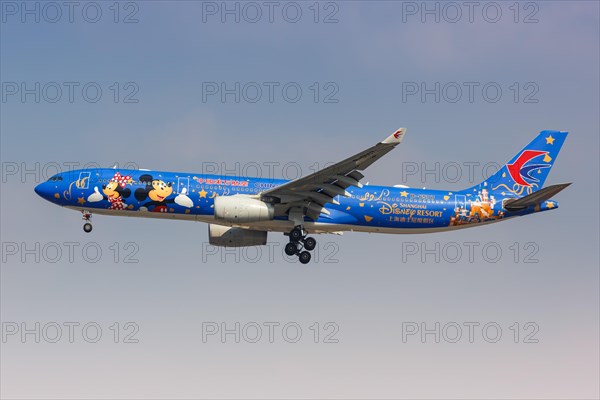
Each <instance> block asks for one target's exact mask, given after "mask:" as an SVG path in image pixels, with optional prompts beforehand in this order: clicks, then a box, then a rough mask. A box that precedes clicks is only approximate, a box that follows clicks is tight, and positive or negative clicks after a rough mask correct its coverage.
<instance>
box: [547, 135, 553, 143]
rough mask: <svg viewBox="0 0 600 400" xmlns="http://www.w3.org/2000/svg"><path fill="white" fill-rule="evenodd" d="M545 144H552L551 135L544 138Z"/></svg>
mask: <svg viewBox="0 0 600 400" xmlns="http://www.w3.org/2000/svg"><path fill="white" fill-rule="evenodd" d="M546 144H554V138H553V137H552V135H550V136H548V137H547V138H546Z"/></svg>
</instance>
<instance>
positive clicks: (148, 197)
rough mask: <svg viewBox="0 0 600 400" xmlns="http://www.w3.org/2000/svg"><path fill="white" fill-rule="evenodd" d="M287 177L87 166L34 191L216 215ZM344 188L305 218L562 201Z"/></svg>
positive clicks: (436, 212)
mask: <svg viewBox="0 0 600 400" xmlns="http://www.w3.org/2000/svg"><path fill="white" fill-rule="evenodd" d="M285 182H287V181H285V180H279V179H263V178H249V177H231V176H216V175H200V174H192V173H177V172H160V171H146V170H116V169H86V170H77V171H69V172H64V173H62V174H58V175H55V176H53V177H52V178H50V179H49V180H48V181H46V182H43V183H41V184H39V185H38V186H37V187H36V188H35V191H36V193H38V194H39V195H40V196H42V197H43V198H45V199H46V200H48V201H51V202H53V203H55V204H57V205H60V206H66V207H69V208H72V209H76V210H81V211H83V210H88V211H91V212H94V213H100V214H114V215H129V216H139V217H166V218H169V217H172V218H176V219H190V220H197V221H204V222H211V219H212V216H213V215H214V199H215V197H217V196H232V195H236V194H239V195H258V194H259V193H260V192H262V191H265V190H267V189H270V188H272V187H275V186H278V185H281V184H283V183H285ZM347 191H348V192H349V193H350V195H351V196H350V197H343V196H337V197H336V200H337V201H338V202H339V205H334V204H327V205H326V209H327V210H328V211H329V212H330V213H329V215H325V214H324V213H322V214H321V215H320V216H319V218H318V219H317V220H316V221H311V220H308V221H307V222H309V223H311V222H312V223H313V224H312V225H315V226H317V225H318V226H321V225H323V226H324V225H331V226H335V227H336V228H335V230H359V231H368V232H369V231H381V232H388V233H396V232H397V233H403V232H404V231H405V230H407V229H410V230H411V231H413V232H414V231H419V230H420V231H437V230H445V229H444V228H451V227H455V228H458V227H462V226H465V227H466V226H472V225H473V224H477V223H480V222H492V221H496V220H500V219H505V218H509V217H512V216H518V215H525V214H530V213H533V212H537V211H544V210H547V209H551V208H556V207H558V203H557V202H555V201H548V202H545V203H543V204H540V205H538V206H535V207H529V208H527V209H525V210H521V211H519V212H512V213H511V212H508V211H507V210H505V209H504V208H503V207H502V204H503V200H504V199H506V198H511V197H514V196H510V193H507V196H505V193H502V192H500V191H493V190H491V188H487V187H484V186H482V185H480V186H476V187H474V188H470V189H467V190H463V191H458V192H455V191H442V190H426V189H414V188H407V187H389V186H364V187H363V188H357V187H349V188H348V189H347ZM278 220H287V217H286V216H276V217H275V221H274V222H276V221H278ZM268 226H269V225H268V224H267V225H265V224H258V225H257V226H255V228H257V229H261V228H264V229H269V230H271V229H273V226H270V227H268ZM267 227H268V228H267ZM415 228H416V229H415ZM286 229H287V228H285V229H282V231H286ZM274 230H277V229H274Z"/></svg>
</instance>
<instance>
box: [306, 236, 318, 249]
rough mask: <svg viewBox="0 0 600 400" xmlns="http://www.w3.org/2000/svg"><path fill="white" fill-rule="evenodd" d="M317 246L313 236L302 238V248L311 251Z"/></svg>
mask: <svg viewBox="0 0 600 400" xmlns="http://www.w3.org/2000/svg"><path fill="white" fill-rule="evenodd" d="M315 247H317V241H316V240H315V238H312V237H309V238H306V239H305V240H304V248H305V249H306V250H308V251H312V250H314V249H315Z"/></svg>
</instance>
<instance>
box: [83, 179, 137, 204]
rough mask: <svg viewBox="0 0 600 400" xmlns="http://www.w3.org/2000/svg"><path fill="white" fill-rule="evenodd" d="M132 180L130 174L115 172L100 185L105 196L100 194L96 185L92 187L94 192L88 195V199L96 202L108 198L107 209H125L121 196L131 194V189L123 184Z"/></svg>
mask: <svg viewBox="0 0 600 400" xmlns="http://www.w3.org/2000/svg"><path fill="white" fill-rule="evenodd" d="M132 182H133V180H132V179H131V176H129V175H125V176H123V175H121V173H120V172H117V173H115V175H114V176H113V177H112V178H111V180H110V181H109V182H108V183H107V184H106V185H102V192H103V193H104V194H105V196H102V195H101V194H100V192H99V191H98V187H97V186H96V187H94V193H93V194H91V195H90V196H89V197H88V201H89V202H97V201H101V200H108V201H109V202H110V207H108V209H109V210H125V209H126V208H127V205H126V204H125V202H124V201H123V198H124V197H125V198H127V197H129V196H130V195H131V190H130V189H129V188H126V187H125V186H126V185H127V184H128V183H132Z"/></svg>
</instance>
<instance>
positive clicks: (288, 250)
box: [285, 242, 298, 256]
mask: <svg viewBox="0 0 600 400" xmlns="http://www.w3.org/2000/svg"><path fill="white" fill-rule="evenodd" d="M296 253H298V246H297V245H296V243H292V242H290V243H288V244H286V245H285V254H287V255H288V256H293V255H295V254H296Z"/></svg>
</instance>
